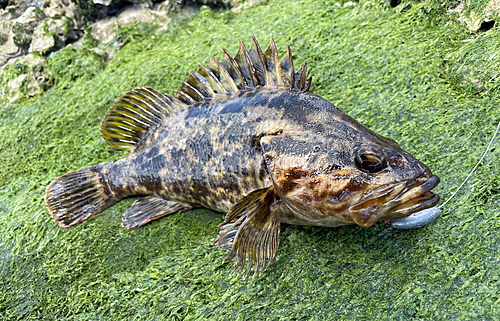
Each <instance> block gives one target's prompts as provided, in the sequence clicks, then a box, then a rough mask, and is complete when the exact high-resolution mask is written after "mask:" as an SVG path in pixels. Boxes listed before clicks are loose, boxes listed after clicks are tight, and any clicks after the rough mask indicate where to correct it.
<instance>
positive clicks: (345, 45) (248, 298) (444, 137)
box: [0, 0, 500, 320]
mask: <svg viewBox="0 0 500 321" xmlns="http://www.w3.org/2000/svg"><path fill="white" fill-rule="evenodd" d="M347 4H348V3H347ZM445 11H446V8H445V7H443V5H442V4H441V3H440V2H438V1H425V2H423V3H420V2H412V1H402V2H401V3H400V4H399V5H397V6H396V7H394V8H392V7H391V6H389V5H387V4H385V3H383V2H371V1H362V2H360V3H359V4H358V5H357V6H349V5H346V6H345V7H344V6H343V5H342V3H341V4H340V5H339V4H336V3H330V2H326V1H325V2H323V1H312V0H305V1H274V2H269V3H264V4H261V5H260V6H257V7H254V8H250V9H247V10H244V11H243V12H242V13H240V14H234V13H231V12H219V13H217V12H211V11H210V10H208V9H203V10H202V11H201V13H200V14H199V15H197V16H196V17H194V18H192V19H190V20H188V21H180V22H178V23H177V24H176V25H175V26H174V25H172V27H171V28H169V30H167V31H166V32H164V33H162V34H156V35H155V37H154V39H152V38H151V37H145V38H140V39H134V40H132V41H131V42H130V43H129V44H128V45H126V46H125V47H124V48H123V49H122V50H120V51H118V53H117V54H116V56H115V57H114V59H113V60H112V61H111V62H110V63H109V64H108V66H107V67H106V68H105V69H102V66H101V65H100V64H97V65H98V68H97V69H94V70H96V72H95V75H94V76H93V77H83V78H78V77H73V78H72V79H64V81H61V82H60V83H61V84H63V85H59V86H58V85H56V86H55V87H54V88H53V89H52V90H51V91H49V92H47V93H45V94H44V95H43V96H40V97H36V98H34V99H32V100H23V101H20V102H16V103H13V104H8V103H3V104H2V105H1V106H0V113H1V117H0V126H1V132H2V137H1V140H0V160H1V162H0V181H1V183H0V191H1V193H0V315H1V316H2V318H3V319H5V320H14V319H23V318H25V319H28V318H31V319H55V318H57V319H66V320H73V319H79V320H93V319H97V318H100V319H133V318H134V319H146V320H157V319H170V320H181V319H182V320H183V319H187V320H190V319H191V320H197V319H200V320H202V319H216V320H220V319H236V320H258V319H266V320H279V319H296V320H299V319H313V320H314V319H317V320H320V319H327V318H345V319H359V318H366V319H457V318H464V319H489V318H494V317H495V316H498V315H499V314H500V311H499V309H500V308H499V307H500V304H499V302H500V292H499V290H498V289H499V288H500V268H499V267H500V260H499V255H498V253H499V250H500V241H499V240H500V237H499V235H500V212H499V211H498V206H499V205H500V201H499V190H500V186H499V178H500V177H499V176H500V173H499V167H498V166H497V162H496V160H497V159H498V158H499V149H498V147H497V146H498V142H496V143H494V144H493V147H492V149H491V151H490V153H489V154H488V155H487V156H486V158H485V161H484V163H483V165H481V166H480V167H479V168H478V170H477V172H476V173H475V174H474V175H473V177H472V178H471V180H470V181H469V182H468V183H467V185H466V186H465V188H464V189H463V190H462V191H461V192H460V193H459V194H458V195H457V197H456V198H455V200H453V201H452V202H450V203H449V204H448V205H447V206H446V207H445V208H444V209H443V215H442V217H441V218H440V219H439V220H437V221H436V222H435V223H433V224H431V225H428V226H426V227H424V228H422V229H417V230H410V231H396V230H393V229H390V228H389V226H388V224H387V223H379V224H377V225H375V226H373V227H371V228H370V229H363V228H360V227H340V228H332V229H329V228H317V227H301V226H290V225H288V226H285V227H283V230H282V235H281V236H282V239H281V249H280V253H279V255H278V256H277V258H276V260H275V262H274V264H273V265H272V266H271V268H270V269H268V271H267V272H266V273H265V274H264V275H263V276H262V277H260V278H249V279H247V280H245V281H243V280H241V279H238V278H231V277H229V276H228V272H229V271H230V269H231V266H228V265H223V264H222V260H223V258H224V257H225V253H223V252H221V251H216V250H215V248H214V247H213V246H212V245H211V243H212V242H213V240H214V238H215V236H216V235H217V231H218V228H217V224H219V223H220V222H221V220H222V219H223V214H220V213H215V212H211V211H208V210H193V211H190V212H186V213H181V214H176V215H174V216H171V217H168V218H166V219H162V220H160V221H157V222H153V223H152V224H149V225H148V226H145V227H144V228H142V229H138V230H134V231H128V230H125V229H122V228H120V223H121V220H120V217H121V215H122V213H123V212H124V211H125V210H126V209H127V208H128V207H130V205H131V203H132V202H133V199H131V200H127V201H124V202H121V203H120V204H118V205H116V206H114V207H112V208H111V209H109V210H107V211H105V212H104V213H103V214H101V215H100V216H96V217H94V218H92V219H90V220H88V221H87V222H86V224H80V225H78V226H77V227H75V228H71V229H67V230H66V229H64V230H63V229H60V228H59V227H58V226H57V225H56V224H54V223H53V222H52V219H51V218H50V215H49V214H48V212H47V210H46V209H45V207H44V203H43V195H44V191H45V187H46V186H47V185H48V184H49V183H50V181H51V180H52V178H53V177H56V176H57V175H60V174H61V173H65V172H68V171H71V170H75V169H78V168H82V167H85V166H88V165H90V164H95V163H98V162H104V161H112V160H116V159H119V158H121V157H122V156H123V153H122V152H113V151H110V150H109V148H108V146H107V145H106V144H105V142H104V141H103V140H102V138H101V136H100V133H99V125H100V123H101V121H102V117H103V116H104V115H105V113H106V111H107V110H108V108H109V107H110V106H112V105H113V103H114V101H115V100H116V98H117V97H119V96H120V95H121V94H122V93H124V92H125V91H127V90H129V89H131V88H134V87H137V86H151V87H155V88H157V89H158V90H160V91H162V92H168V93H170V94H173V93H174V92H175V90H177V89H178V86H179V82H180V81H181V80H184V78H185V75H186V74H187V71H188V70H189V69H193V68H194V67H195V66H196V64H197V63H198V62H200V63H204V62H205V59H206V56H207V55H209V54H211V55H217V54H219V53H220V48H221V47H226V49H227V50H228V51H229V52H235V51H236V50H237V47H236V46H237V42H236V41H237V40H246V39H249V38H250V37H251V35H255V36H256V37H257V38H258V39H262V40H264V39H268V38H270V37H273V38H274V39H275V40H276V42H277V45H278V48H284V45H285V44H290V45H291V47H292V48H293V52H294V58H295V59H296V61H302V60H305V59H307V61H308V66H309V70H310V71H309V72H310V75H312V76H313V78H314V83H313V85H312V88H311V91H313V92H314V93H316V94H318V95H320V96H322V97H324V98H325V99H327V100H329V101H331V102H332V103H334V104H335V105H336V106H338V107H339V108H340V109H342V110H343V111H345V112H346V113H347V114H349V115H350V116H352V117H354V118H356V119H357V120H359V121H361V122H362V123H364V124H365V125H367V126H368V127H370V128H371V129H372V130H375V131H377V132H378V133H380V134H382V135H384V136H388V137H391V138H394V139H396V140H397V141H399V142H400V144H401V145H402V147H403V148H404V149H406V150H408V151H409V152H411V153H412V154H413V155H415V156H417V157H418V158H419V159H420V160H422V161H423V162H424V163H426V164H427V165H428V166H429V167H430V168H432V170H433V171H434V172H435V173H436V174H437V175H439V176H440V177H441V178H442V183H441V184H440V185H439V186H438V187H437V188H436V193H438V194H440V195H441V196H442V198H443V199H446V198H447V196H449V195H451V193H452V192H453V190H454V188H455V187H456V186H457V185H458V184H459V183H460V181H461V180H462V179H463V178H464V177H465V176H466V175H467V173H468V171H469V170H470V168H471V167H472V166H473V165H474V164H475V162H477V160H478V159H479V157H480V155H481V152H482V151H483V148H484V147H485V146H486V144H487V143H488V140H489V138H490V136H491V135H492V133H493V131H494V130H495V126H496V122H497V121H498V120H499V117H500V113H499V111H498V110H499V109H498V98H499V96H498V95H499V93H498V82H497V80H496V78H495V77H491V78H489V79H487V82H485V86H483V87H477V86H476V87H473V86H468V85H463V84H464V83H465V84H469V83H470V82H468V81H469V80H468V79H472V78H467V77H459V76H456V75H458V74H460V73H462V72H463V71H464V68H460V65H461V64H462V65H467V70H468V73H467V74H466V76H467V75H480V76H481V75H483V74H482V73H481V69H482V68H483V67H482V66H484V60H483V59H473V58H474V57H483V56H484V57H485V59H486V58H489V59H490V61H491V63H494V62H495V61H497V62H498V59H499V58H498V57H496V56H495V55H494V53H495V52H494V46H493V45H491V41H490V39H495V38H496V39H497V40H498V31H497V29H496V28H493V29H490V30H488V31H486V32H484V33H483V34H480V35H477V34H471V33H470V32H469V31H468V30H467V29H466V28H465V26H462V25H458V24H457V23H456V22H455V21H454V20H453V19H450V18H449V17H448V16H446V15H445ZM469 39H474V40H473V41H470V40H469ZM464 40H465V41H464ZM474 49H476V50H474ZM460 52H463V53H464V54H463V55H460V54H459V53H460ZM488 53H491V54H490V55H488ZM63 54H64V52H62V53H61V55H63ZM280 54H283V51H281V52H280ZM477 55H479V56H477ZM54 56H55V58H57V56H58V55H57V54H55V55H54ZM216 57H217V56H216ZM75 66H76V67H75V68H78V66H85V64H75ZM488 70H490V69H488ZM487 72H490V71H487ZM72 74H73V75H78V72H73V73H72ZM83 74H84V73H83ZM60 75H63V73H60ZM493 76H494V75H493ZM471 77H472V76H471ZM461 84H462V85H461Z"/></svg>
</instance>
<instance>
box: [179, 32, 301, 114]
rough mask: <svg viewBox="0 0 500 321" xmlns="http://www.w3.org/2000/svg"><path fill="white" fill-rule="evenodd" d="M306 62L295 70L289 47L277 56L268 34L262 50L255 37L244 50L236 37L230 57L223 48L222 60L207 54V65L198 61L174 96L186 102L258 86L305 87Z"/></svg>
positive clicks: (198, 100) (243, 46)
mask: <svg viewBox="0 0 500 321" xmlns="http://www.w3.org/2000/svg"><path fill="white" fill-rule="evenodd" d="M306 73H307V67H306V63H305V62H304V64H303V65H302V67H301V68H300V69H299V71H298V72H295V69H294V67H293V60H292V51H291V50H290V46H288V45H287V50H286V54H285V56H284V57H283V58H282V59H281V60H280V59H279V56H278V50H277V49H276V44H275V43H274V39H273V38H271V42H270V43H269V47H268V48H267V50H266V51H265V52H262V50H261V49H260V46H259V43H258V42H257V39H255V37H252V46H251V48H250V51H248V50H247V48H246V47H245V45H244V44H243V42H241V41H240V49H239V51H238V53H237V54H236V56H235V57H234V58H233V57H232V56H231V55H230V54H229V53H228V52H227V51H226V50H225V49H224V57H223V59H222V61H220V62H219V61H218V60H217V59H215V58H214V57H210V63H209V64H208V66H207V67H205V66H202V65H198V72H197V73H195V72H192V71H190V72H189V78H188V80H187V81H186V82H183V83H182V87H181V89H180V90H179V91H177V98H178V99H179V100H180V101H182V102H184V103H186V104H189V105H192V104H195V103H200V102H204V101H208V100H210V99H212V98H213V97H215V96H217V95H227V94H232V93H235V92H238V91H240V90H247V89H251V88H256V87H258V86H265V87H274V88H290V89H294V90H298V91H308V90H309V87H310V86H311V78H309V79H307V78H306Z"/></svg>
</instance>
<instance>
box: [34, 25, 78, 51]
mask: <svg viewBox="0 0 500 321" xmlns="http://www.w3.org/2000/svg"><path fill="white" fill-rule="evenodd" d="M72 32H73V22H72V20H71V19H69V18H68V17H61V18H59V19H55V18H47V19H45V20H44V21H42V23H40V24H39V25H38V26H37V27H36V28H35V30H34V32H33V37H32V42H31V46H30V49H29V52H38V53H40V54H45V53H47V52H49V51H53V50H55V49H59V48H62V47H63V46H64V45H65V44H66V40H67V39H68V36H69V35H70V33H72Z"/></svg>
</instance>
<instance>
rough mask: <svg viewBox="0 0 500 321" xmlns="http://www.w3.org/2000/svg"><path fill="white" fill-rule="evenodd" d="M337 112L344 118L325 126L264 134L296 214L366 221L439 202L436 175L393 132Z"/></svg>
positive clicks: (273, 170)
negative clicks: (383, 131) (380, 132)
mask: <svg viewBox="0 0 500 321" xmlns="http://www.w3.org/2000/svg"><path fill="white" fill-rule="evenodd" d="M340 116H342V118H340V120H342V121H341V124H336V123H333V124H330V125H331V126H326V127H325V126H323V127H322V128H323V130H322V131H317V130H314V131H312V130H307V128H305V129H304V130H299V131H282V132H280V133H279V134H278V135H274V136H268V137H263V138H262V139H261V146H262V150H263V154H264V159H265V163H266V167H267V171H268V173H269V175H270V176H271V178H272V181H273V184H274V186H275V189H276V191H277V194H278V195H279V197H280V199H281V200H282V201H284V203H286V206H287V208H288V209H289V210H290V211H291V212H292V213H293V214H294V215H295V217H299V218H301V220H302V223H303V224H310V225H320V226H338V225H345V224H358V225H360V226H363V227H369V226H371V225H373V224H374V223H375V222H377V221H379V220H389V219H394V218H400V217H405V216H408V215H410V214H412V213H415V212H418V211H421V210H423V209H426V208H430V207H432V206H434V205H436V204H437V203H438V201H439V196H438V195H436V194H434V193H432V192H431V190H432V189H433V188H434V187H436V185H437V184H438V183H439V178H438V177H437V176H435V175H433V174H432V172H431V170H430V169H429V168H428V167H427V166H426V165H424V164H423V163H421V162H420V161H418V160H417V159H416V158H415V157H413V156H412V155H410V154H409V153H408V152H405V151H404V150H402V149H401V148H400V146H399V145H398V144H397V143H396V142H395V141H394V140H392V139H389V138H385V137H383V136H381V135H378V134H376V133H374V132H372V131H371V130H369V129H367V128H366V127H364V126H363V125H362V124H360V123H358V122H357V121H355V120H354V119H351V118H349V117H348V116H346V115H343V114H340ZM338 120H339V119H338V117H337V119H336V121H338ZM306 127H307V126H306ZM316 127H317V126H316Z"/></svg>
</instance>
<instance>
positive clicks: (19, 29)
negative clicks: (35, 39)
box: [11, 7, 45, 48]
mask: <svg viewBox="0 0 500 321" xmlns="http://www.w3.org/2000/svg"><path fill="white" fill-rule="evenodd" d="M44 18H45V14H44V13H43V11H42V10H41V9H40V8H38V7H29V8H28V9H26V11H25V12H24V13H23V14H22V15H21V16H20V17H19V18H17V20H16V22H14V24H13V26H12V31H11V32H12V33H13V37H12V38H13V40H14V44H15V45H16V46H17V47H18V48H27V47H28V46H29V45H30V44H31V40H32V36H33V31H34V30H35V27H36V26H37V25H38V24H39V23H40V22H41V21H42V20H43V19H44Z"/></svg>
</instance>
